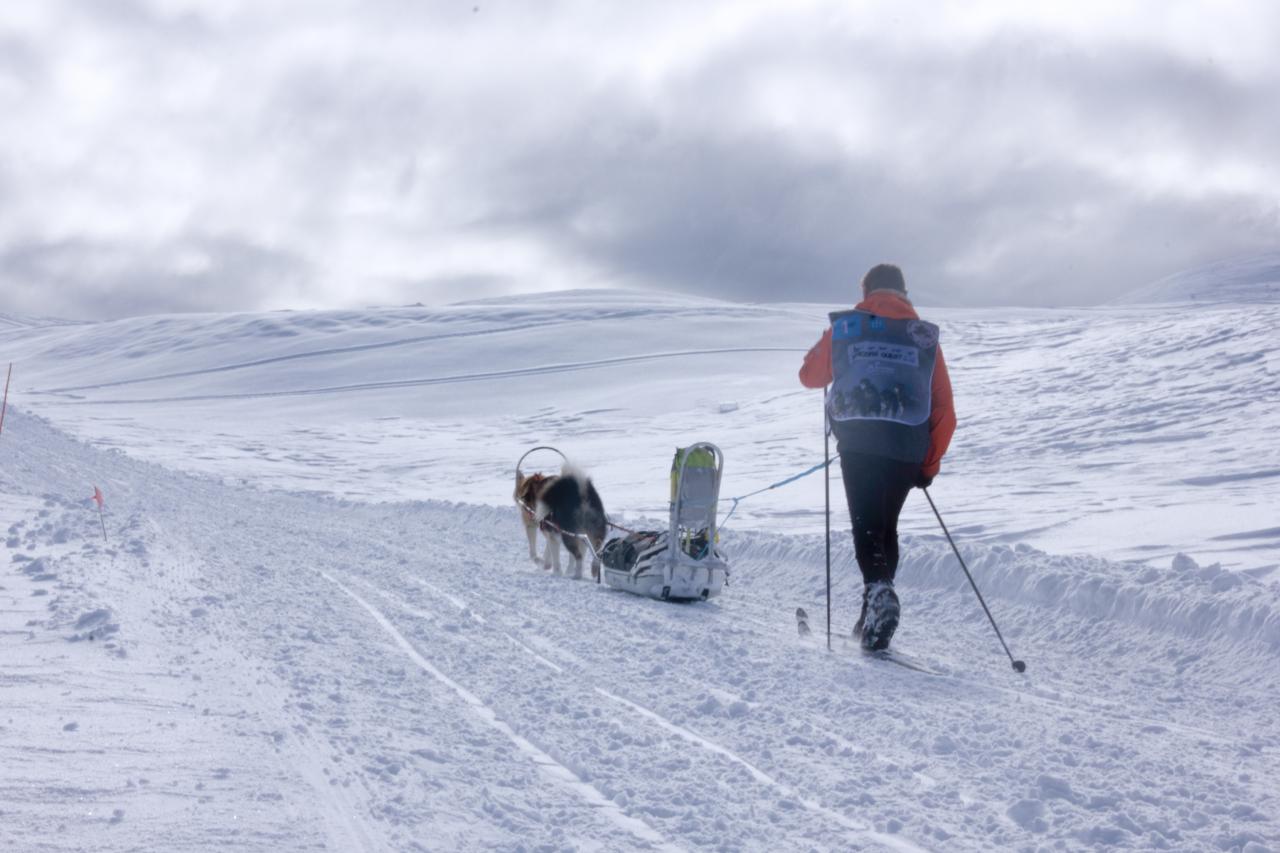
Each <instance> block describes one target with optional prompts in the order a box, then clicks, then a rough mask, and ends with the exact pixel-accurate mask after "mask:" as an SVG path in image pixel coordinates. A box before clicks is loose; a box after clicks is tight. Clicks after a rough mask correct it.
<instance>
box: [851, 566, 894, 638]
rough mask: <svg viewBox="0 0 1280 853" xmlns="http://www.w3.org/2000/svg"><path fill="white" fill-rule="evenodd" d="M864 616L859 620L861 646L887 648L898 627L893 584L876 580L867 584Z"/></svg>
mask: <svg viewBox="0 0 1280 853" xmlns="http://www.w3.org/2000/svg"><path fill="white" fill-rule="evenodd" d="M864 602H865V607H866V616H865V618H863V619H862V620H860V622H859V624H861V626H862V647H863V648H864V649H866V650H867V651H872V652H882V651H884V650H885V649H887V648H889V641H890V640H892V639H893V632H894V631H896V630H897V629H898V613H899V607H898V594H897V593H896V592H894V591H893V584H892V583H889V582H887V581H876V582H875V583H872V584H868V585H867V591H866V597H865V598H864Z"/></svg>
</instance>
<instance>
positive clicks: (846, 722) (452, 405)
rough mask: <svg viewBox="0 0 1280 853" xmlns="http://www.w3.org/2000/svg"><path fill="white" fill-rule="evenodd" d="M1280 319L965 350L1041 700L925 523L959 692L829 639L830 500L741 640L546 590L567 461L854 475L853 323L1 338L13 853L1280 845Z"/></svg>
mask: <svg viewBox="0 0 1280 853" xmlns="http://www.w3.org/2000/svg"><path fill="white" fill-rule="evenodd" d="M1277 313H1280V306H1274V305H1266V304H1255V305H1252V306H1250V307H1249V308H1248V309H1244V308H1242V307H1241V306H1238V305H1224V306H1215V307H1209V308H1205V307H1200V306H1197V307H1195V308H1190V307H1188V306H1187V305H1185V304H1184V305H1178V304H1173V305H1163V306H1158V307H1147V306H1137V307H1124V308H1112V309H1105V310H1103V309H1099V310H1073V311H1000V312H981V311H964V310H959V309H951V310H946V311H940V312H934V314H933V316H936V317H938V318H939V319H940V320H941V322H942V325H943V331H944V336H945V337H944V346H945V347H946V348H947V354H948V361H949V363H950V365H951V370H952V376H953V381H954V383H955V385H956V389H957V405H958V408H959V410H960V419H961V426H960V431H959V432H958V433H957V440H956V445H955V452H954V456H953V457H952V458H950V459H949V460H948V463H947V466H946V469H945V473H944V475H943V476H942V477H941V478H939V480H938V483H937V486H936V487H935V489H934V490H933V491H934V492H935V496H936V497H937V499H938V501H939V503H940V505H941V507H942V509H943V511H944V513H946V514H947V515H948V516H949V519H950V521H951V522H952V527H953V530H954V532H955V533H956V534H957V536H958V537H959V538H960V540H961V543H962V548H963V549H964V551H965V553H966V556H967V557H968V559H969V561H970V565H971V567H972V568H973V570H974V573H975V576H976V578H977V581H978V583H979V584H980V586H981V587H982V588H983V590H984V592H985V593H986V594H987V597H988V599H989V602H990V604H991V606H992V609H993V611H994V613H995V615H996V617H997V618H998V619H999V620H1000V623H1001V627H1002V629H1003V631H1004V633H1005V636H1006V638H1007V639H1008V640H1009V642H1010V643H1011V645H1012V646H1013V647H1014V649H1015V651H1016V652H1017V654H1018V655H1019V656H1020V657H1023V658H1025V659H1026V660H1027V661H1028V664H1029V670H1028V673H1027V674H1026V675H1025V676H1018V675H1016V674H1015V673H1013V672H1012V671H1011V670H1010V668H1009V666H1008V662H1007V660H1006V659H1004V658H1003V656H1002V652H1001V651H1000V648H999V646H998V644H997V643H996V641H995V640H994V638H993V636H992V634H991V629H990V626H989V625H988V624H987V622H986V619H985V617H984V616H983V614H982V611H981V609H980V608H979V607H978V606H977V604H976V602H975V600H974V599H973V596H972V592H971V591H970V590H969V589H968V586H967V583H966V581H965V580H964V576H963V575H962V574H961V573H960V572H959V570H958V569H957V567H956V565H955V562H954V557H953V556H952V555H951V553H950V551H949V549H948V547H947V545H946V543H945V541H944V540H942V539H941V538H940V537H939V536H938V535H937V533H936V531H935V527H934V525H933V524H932V522H931V518H930V517H927V516H926V515H925V514H924V513H925V512H927V505H926V506H925V507H921V506H920V505H919V504H917V503H916V499H915V498H913V499H912V501H911V503H910V504H909V507H910V512H909V515H908V517H907V518H905V519H904V522H903V529H904V531H908V535H907V536H906V537H905V539H904V554H905V558H904V564H903V567H902V569H901V572H900V590H901V593H902V596H903V600H904V607H905V613H904V622H903V625H902V628H901V630H900V633H899V636H898V640H897V642H898V644H899V645H900V646H901V647H902V648H904V649H909V650H910V651H911V652H912V653H913V654H914V655H915V656H917V657H919V658H920V659H922V660H924V661H927V662H929V663H930V664H931V665H932V666H934V667H935V668H936V669H937V670H938V671H939V672H940V673H941V674H940V675H926V674H923V673H918V672H912V671H909V670H905V669H901V668H898V667H893V666H891V665H888V664H883V663H880V662H875V661H867V660H864V659H862V658H861V657H860V656H858V655H857V654H855V653H853V652H852V651H851V650H849V649H848V648H847V646H846V645H845V644H843V643H841V642H839V641H837V643H836V653H835V654H828V653H827V652H826V651H825V650H824V649H823V648H822V647H821V645H820V643H813V642H807V641H802V640H799V639H797V638H796V636H795V627H794V621H793V617H792V611H793V609H794V608H795V607H796V606H804V607H806V608H808V609H809V611H810V613H813V614H818V615H817V616H816V617H815V619H814V622H815V624H816V625H817V626H818V630H819V633H820V632H821V630H822V627H823V620H822V616H821V614H822V612H823V604H822V598H823V585H822V563H823V559H824V556H823V550H824V549H823V543H822V539H821V537H820V535H819V534H818V531H819V530H820V528H821V516H820V512H819V508H820V507H821V501H822V496H821V478H820V477H817V476H814V477H809V478H807V479H806V480H802V481H800V482H798V483H796V484H793V485H790V486H786V487H783V488H780V489H778V490H776V491H771V492H768V493H766V494H765V495H762V496H759V497H756V498H752V499H750V500H748V501H745V502H743V503H742V504H741V506H740V508H739V510H738V511H737V513H736V514H735V516H734V519H733V522H732V524H731V525H730V526H729V528H728V529H727V531H726V534H725V538H724V540H723V547H724V549H725V551H726V553H727V554H728V555H729V557H730V560H731V563H732V566H733V577H732V582H731V584H730V586H729V587H728V589H727V590H726V591H725V594H724V596H723V597H722V598H720V599H718V600H715V601H713V602H710V603H707V604H700V605H692V606H676V605H664V604H661V603H657V602H649V601H645V600H641V599H637V598H633V597H630V596H626V595H624V594H621V593H614V592H609V591H607V590H604V589H601V588H599V587H597V586H595V585H594V584H590V583H582V582H572V581H568V580H564V579H560V578H555V577H549V576H547V575H545V574H543V573H542V572H541V570H540V569H537V568H535V567H533V566H532V565H531V564H529V563H528V561H527V557H526V556H525V555H524V544H523V535H522V533H521V531H520V529H519V522H518V520H517V518H516V514H515V512H514V509H513V508H512V507H511V506H510V505H509V503H508V502H509V494H510V491H509V490H510V486H511V473H512V472H511V467H512V465H513V464H514V461H515V459H516V457H517V456H519V454H520V453H521V452H523V451H524V450H525V449H527V448H528V447H531V446H533V445H535V444H541V443H550V444H554V445H557V446H560V447H562V448H563V449H564V450H566V451H568V452H570V453H571V454H573V455H574V456H575V457H576V458H577V459H578V460H579V461H580V462H582V463H583V464H585V465H586V466H587V467H588V468H589V469H590V470H591V471H592V473H593V474H594V475H595V477H596V479H597V481H598V482H599V484H600V486H601V490H602V492H603V494H604V497H605V500H606V502H607V504H608V506H609V508H610V509H611V511H612V512H613V513H614V514H615V515H616V516H619V517H621V518H625V519H627V520H632V521H634V520H637V519H641V518H643V517H644V516H646V515H647V516H651V517H652V516H657V515H659V514H660V513H661V510H662V505H661V501H662V498H663V492H664V484H665V482H664V481H665V477H666V468H667V465H668V464H669V459H670V452H671V447H672V446H674V445H675V444H678V443H683V442H686V441H688V440H690V439H694V438H708V439H711V440H714V441H716V442H717V443H718V444H720V445H721V446H722V447H723V448H724V449H725V451H726V455H727V457H728V470H727V475H726V481H725V487H724V494H725V495H726V496H729V495H740V494H744V493H746V492H748V491H751V490H753V489H756V488H759V487H761V486H763V485H768V484H769V483H773V482H776V481H778V480H781V479H783V478H784V477H786V476H788V475H790V474H793V473H796V472H797V471H799V470H802V469H803V468H805V467H808V466H809V465H811V464H813V462H815V461H817V460H819V459H820V458H821V453H822V436H821V410H820V405H819V400H818V398H817V395H816V394H814V393H813V392H808V391H804V390H802V389H799V388H798V387H796V386H795V384H794V382H795V370H796V367H797V366H798V363H799V358H800V356H801V355H802V353H803V351H804V349H806V348H807V347H808V345H809V344H810V343H811V342H812V340H813V339H814V338H816V336H817V333H818V331H819V330H820V328H821V326H822V323H823V314H822V309H821V308H819V307H817V306H803V305H796V306H743V305H730V304H724V303H716V302H708V301H701V300H689V299H685V298H681V297H659V296H654V295H651V294H634V293H602V292H601V293H597V292H592V293H564V294H556V295H549V296H544V297H538V298H526V299H519V300H507V301H488V302H482V303H472V304H466V305H456V306H449V307H446V308H434V309H428V308H421V307H414V308H402V309H385V310H370V311H359V312H324V313H276V314H269V315H244V316H228V315H217V316H194V317H193V316H180V317H179V316H175V317H152V318H137V319H133V320H125V321H118V322H114V323H104V324H88V325H79V326H69V327H56V326H40V325H27V324H22V325H21V327H19V328H14V329H12V330H5V329H0V363H3V362H5V361H7V360H9V359H10V358H12V359H13V360H14V361H15V362H16V363H15V367H14V389H13V391H12V392H11V395H12V396H11V401H10V402H11V409H10V412H9V414H8V417H7V418H6V421H5V425H4V432H3V434H2V435H0V512H2V513H3V516H2V517H0V521H2V522H3V526H2V527H0V530H3V531H4V532H5V536H6V540H5V551H4V553H5V554H7V555H8V556H7V558H5V560H4V564H5V566H6V568H3V569H0V679H2V680H3V682H2V683H3V691H0V704H2V705H3V708H0V767H3V768H4V770H3V772H0V812H3V816H2V818H3V819H0V843H5V844H7V845H9V846H10V847H11V848H13V849H20V850H82V849H95V850H134V849H157V850H158V849H164V850H177V851H183V850H191V851H194V850H206V849H210V848H211V847H218V848H226V849H235V850H281V849H285V850H295V849H297V850H302V849H334V850H455V849H467V850H481V849H484V850H489V849H498V850H519V849H524V850H529V849H588V850H590V849H599V850H633V849H686V850H809V849H830V850H837V849H840V850H844V849H896V850H917V849H939V850H943V849H945V850H956V849H959V850H990V849H1036V848H1037V847H1043V848H1046V849H1053V848H1063V849H1092V848H1121V849H1155V848H1161V849H1175V850H1241V851H1249V853H1260V851H1262V850H1265V849H1274V848H1276V847H1278V846H1280V797H1278V796H1277V793H1276V792H1277V791H1280V769H1277V768H1278V767H1280V764H1278V763H1277V761H1276V757H1277V754H1278V750H1280V724H1277V722H1276V718H1275V714H1274V711H1273V707H1272V706H1273V705H1274V697H1275V696H1276V695H1277V693H1278V691H1280V584H1277V582H1276V573H1275V572H1274V569H1275V567H1276V564H1277V563H1278V562H1280V529H1278V528H1276V522H1275V520H1274V509H1273V508H1274V507H1275V506H1276V505H1277V498H1280V492H1278V489H1280V467H1278V466H1276V465H1275V464H1272V463H1270V462H1269V461H1268V460H1270V459H1271V458H1272V457H1273V456H1274V447H1275V441H1274V438H1273V437H1272V435H1273V432H1274V427H1275V425H1276V418H1277V412H1278V411H1280V409H1278V408H1277V407H1276V405H1275V403H1276V401H1277V397H1276V394H1277V388H1278V387H1280V385H1278V382H1280V379H1278V374H1280V364H1278V363H1277V355H1276V343H1275V339H1274V335H1273V334H1270V333H1269V330H1271V329H1273V328H1274V326H1275V321H1276V320H1277ZM1273 469H1275V470H1273ZM95 485H97V486H99V487H101V488H102V490H103V491H104V493H105V494H106V498H107V512H106V517H105V531H106V539H105V541H104V539H103V530H102V528H101V527H100V526H99V520H98V517H97V515H96V512H95V510H94V507H93V504H92V502H91V501H89V500H88V496H89V495H90V494H92V492H93V487H94V486H95ZM837 494H838V484H837ZM842 519H843V513H842V512H840V513H838V514H837V516H836V522H837V525H836V526H837V530H840V531H843V530H844V529H845V522H844V521H843V520H842ZM835 545H836V547H835V566H836V571H835V602H836V612H835V622H836V630H837V633H838V634H844V633H847V632H848V629H849V626H850V624H851V622H852V620H853V617H854V615H855V614H853V613H852V609H853V602H854V601H855V595H856V592H855V589H854V588H853V584H852V583H851V580H852V578H851V575H852V574H853V572H854V571H855V570H853V569H852V559H851V554H850V550H851V549H850V547H849V543H848V541H847V536H846V535H845V534H843V533H841V534H840V535H838V536H837V538H836V541H835ZM1180 551H1181V552H1185V553H1184V554H1182V555H1179V554H1178V552H1180ZM1130 560H1132V561H1130ZM1217 561H1222V563H1223V565H1220V566H1219V565H1213V563H1215V562H1217Z"/></svg>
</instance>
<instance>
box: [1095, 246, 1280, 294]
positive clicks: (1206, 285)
mask: <svg viewBox="0 0 1280 853" xmlns="http://www.w3.org/2000/svg"><path fill="white" fill-rule="evenodd" d="M1188 302H1189V303H1192V304H1195V305H1203V304H1206V303H1208V304H1235V305H1253V304H1259V303H1269V304H1276V303H1280V252H1271V253H1267V254H1262V255H1252V256H1249V257H1245V258H1233V259H1231V260H1225V261H1219V262H1217V263H1213V264H1208V265H1207V266H1204V267H1199V268H1197V269H1194V270H1188V271H1186V272H1180V273H1177V274H1175V275H1171V276H1169V277H1168V278H1163V279H1161V280H1159V281H1156V282H1153V283H1151V284H1149V285H1147V286H1145V287H1140V288H1138V289H1136V290H1134V291H1132V292H1130V293H1127V294H1125V295H1124V296H1123V297H1121V298H1120V299H1119V300H1117V304H1125V305H1139V304H1158V303H1165V304H1168V303H1188Z"/></svg>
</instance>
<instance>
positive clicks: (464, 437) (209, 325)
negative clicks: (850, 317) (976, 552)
mask: <svg viewBox="0 0 1280 853" xmlns="http://www.w3.org/2000/svg"><path fill="white" fill-rule="evenodd" d="M824 310H825V309H823V308H822V307H819V306H812V305H793V306H764V305H735V304H728V303H718V302H714V301H710V300H696V299H689V298H684V297H675V296H663V297H659V296H654V295H652V294H638V293H628V292H621V293H619V292H612V293H611V292H570V293H560V294H549V295H546V296H542V297H529V298H522V299H518V300H510V301H503V300H497V301H487V302H479V303H472V304H464V305H455V306H449V307H445V308H421V307H414V308H400V309H383V310H367V311H358V312H306V313H290V312H277V313H272V314H258V315H209V316H200V315H195V316H192V315H185V316H173V317H143V318H137V319H131V320H122V321H117V322H112V323H102V324H97V325H87V326H70V327H50V328H44V329H35V330H24V331H22V332H20V333H12V334H0V361H5V360H8V359H14V360H16V362H17V363H16V365H15V369H14V394H15V401H17V402H18V403H19V404H20V405H22V406H24V407H25V408H27V409H28V410H29V411H33V412H37V413H41V414H45V415H48V416H49V417H51V418H53V419H54V420H55V422H56V423H57V424H59V425H60V426H61V427H62V428H64V429H68V430H70V431H72V432H73V433H74V434H76V435H79V436H82V437H84V438H86V439H89V440H91V441H94V442H95V443H96V444H98V445H99V446H110V447H118V448H120V449H122V450H124V451H125V452H127V453H130V454H133V455H135V456H137V457H138V458H143V459H151V460H157V461H162V462H165V463H166V464H169V465H172V466H175V467H180V468H183V469H184V470H192V471H200V472H205V473H211V474H214V475H218V476H222V477H225V478H228V479H229V480H232V481H240V480H244V481H245V482H248V483H253V484H255V485H258V486H263V487H274V488H281V489H287V490H306V491H318V492H323V493H327V494H334V495H338V496H344V497H358V498H362V499H373V500H390V499H402V498H403V499H423V498H446V499H450V500H461V501H467V502H473V503H485V504H494V505H505V504H506V502H507V501H508V499H509V492H508V482H509V481H510V479H511V469H512V466H513V465H514V463H515V460H516V459H517V458H518V457H519V456H520V454H521V453H523V452H524V450H525V449H527V448H529V447H532V446H534V445H538V444H552V445H555V446H558V447H560V448H561V449H563V450H564V451H566V452H567V453H569V454H570V455H571V456H573V457H574V458H575V459H576V460H578V461H579V462H580V463H581V464H583V465H584V466H585V467H587V468H588V469H589V470H591V471H592V472H594V473H595V474H596V476H597V478H598V479H599V480H600V482H601V485H602V489H603V493H604V498H605V501H606V505H607V506H608V508H609V509H610V510H611V511H612V512H614V513H617V514H620V515H625V516H634V515H637V514H646V513H647V514H650V515H660V514H661V513H662V512H663V511H664V507H663V505H662V503H661V501H662V500H664V498H663V489H662V482H663V478H664V476H665V473H664V472H665V467H666V465H667V464H668V460H669V458H670V454H671V449H672V447H673V446H674V445H676V444H680V443H688V442H689V441H691V440H694V439H709V440H713V441H715V442H717V443H718V444H719V445H720V446H721V447H723V448H724V450H725V452H726V454H727V456H728V466H727V471H726V476H725V484H724V493H725V495H726V496H727V497H728V496H736V495H742V494H746V493H747V492H750V491H753V490H755V489H757V488H759V487H761V486H765V485H768V484H770V483H773V482H776V481H777V480H780V479H782V478H784V477H786V476H788V475H790V474H792V473H795V472H797V471H801V470H803V469H805V468H807V467H809V466H811V465H813V464H814V463H816V462H818V461H820V460H821V459H822V453H823V449H822V410H821V395H820V394H819V393H816V392H813V391H808V390H805V389H803V388H801V387H800V386H799V384H798V382H797V381H796V371H797V369H798V366H799V363H800V359H801V357H802V355H803V352H804V351H805V350H806V349H807V348H808V346H809V345H810V344H811V343H812V342H813V341H814V340H815V339H816V338H817V336H818V333H819V331H820V330H821V328H822V326H823V324H824V322H825V314H824ZM930 316H931V317H934V318H935V319H937V320H939V321H940V322H941V324H942V327H943V341H944V348H945V350H946V352H947V357H948V362H949V363H950V364H951V365H952V369H953V373H954V380H955V381H954V384H955V387H956V405H957V409H958V412H959V419H960V429H959V431H958V432H957V435H956V440H955V444H954V449H953V452H952V455H951V456H950V458H949V459H948V461H947V464H946V466H945V469H944V473H943V476H942V477H940V478H939V480H938V484H937V486H936V493H937V497H938V499H939V501H940V502H941V505H942V507H943V508H944V510H946V511H947V512H948V513H949V514H950V515H951V516H952V517H953V518H954V520H955V523H956V525H957V526H958V527H960V528H962V530H963V531H964V533H965V534H966V536H967V537H969V538H970V539H971V540H977V541H983V542H988V543H997V542H1003V543H1008V544H1016V543H1027V544H1031V545H1035V546H1037V547H1042V548H1045V549H1048V550H1051V551H1055V552H1064V553H1090V554H1095V555H1102V556H1107V557H1112V558H1121V559H1143V560H1150V561H1152V562H1153V563H1154V564H1156V565H1168V563H1169V560H1171V559H1172V558H1173V556H1174V555H1175V554H1177V553H1179V552H1184V553H1189V554H1193V555H1194V556H1195V557H1196V559H1198V560H1200V561H1202V562H1210V563H1212V562H1221V563H1222V564H1223V565H1224V566H1227V567H1229V568H1233V569H1247V570H1255V571H1260V572H1264V573H1265V572H1270V571H1271V570H1272V569H1274V568H1275V567H1276V566H1278V565H1280V533H1277V530H1276V518H1275V513H1274V507H1275V506H1277V505H1280V462H1277V461H1276V458H1277V457H1276V454H1275V442H1274V438H1273V435H1272V433H1271V430H1270V429H1269V428H1268V425H1269V424H1272V423H1274V422H1275V419H1276V414H1275V412H1276V411H1277V405H1276V404H1277V402H1280V338H1277V336H1276V335H1275V328H1276V327H1277V325H1280V305H1271V304H1255V305H1252V306H1250V307H1249V308H1248V309H1247V310H1244V309H1242V308H1240V307H1238V306H1235V305H1215V306H1200V305H1197V306H1196V307H1195V308H1194V309H1189V308H1188V306H1187V305H1186V304H1185V303H1184V304H1173V305H1162V306H1136V307H1123V308H1121V307H1114V308H1107V309H1089V310H1083V309H1080V310H1058V311H1045V310H1040V311H1037V310H1016V309H1005V310H1000V311H996V312H992V311H987V310H981V311H980V310H961V309H947V310H938V311H934V312H931V313H930ZM821 506H822V486H821V481H820V479H819V478H817V477H813V478H809V479H808V480H806V481H802V482H800V483H798V484H796V485H795V486H792V487H788V488H786V489H782V490H778V491H776V492H772V493H770V494H769V496H768V498H767V499H755V500H753V501H749V502H745V503H743V504H742V505H741V507H740V509H739V511H738V514H737V515H736V516H735V520H737V521H738V522H739V524H743V525H745V526H747V527H752V528H762V527H763V528H767V529H771V530H776V531H778V532H788V533H799V532H814V531H817V530H821V529H822V519H821V513H820V509H821ZM907 520H908V529H930V528H931V527H932V525H933V522H932V519H931V516H930V515H929V513H928V509H927V506H926V505H923V502H920V503H916V502H912V503H911V504H910V505H909V507H908V515H907Z"/></svg>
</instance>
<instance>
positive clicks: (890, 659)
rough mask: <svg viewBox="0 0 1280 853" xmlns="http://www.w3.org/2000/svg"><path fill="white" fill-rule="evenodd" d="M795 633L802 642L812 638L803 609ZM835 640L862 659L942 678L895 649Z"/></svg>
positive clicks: (799, 614) (798, 616)
mask: <svg viewBox="0 0 1280 853" xmlns="http://www.w3.org/2000/svg"><path fill="white" fill-rule="evenodd" d="M796 632H797V633H798V634H799V635H800V638H801V639H802V640H807V639H811V638H812V637H813V629H812V628H810V627H809V614H808V613H807V612H806V611H805V609H804V608H803V607H797V608H796ZM835 639H837V640H839V641H840V645H841V647H843V648H848V647H849V646H854V647H855V648H857V649H858V650H859V651H860V652H862V654H863V656H864V657H868V658H875V659H876V660H882V661H885V662H887V663H893V664H897V665H898V666H900V667H903V668H905V669H910V670H913V671H914V672H920V673H924V674H925V675H935V676H942V675H943V674H944V673H941V672H939V671H938V670H936V669H934V668H933V667H931V666H929V665H928V664H927V663H924V662H923V661H920V660H917V659H916V658H914V657H912V656H911V655H908V654H904V653H902V652H900V651H898V650H897V649H884V650H883V651H878V652H873V651H871V650H870V649H864V648H863V647H862V644H861V643H859V642H858V641H856V640H854V639H852V638H851V637H847V636H844V635H840V636H838V637H836V638H835Z"/></svg>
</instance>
